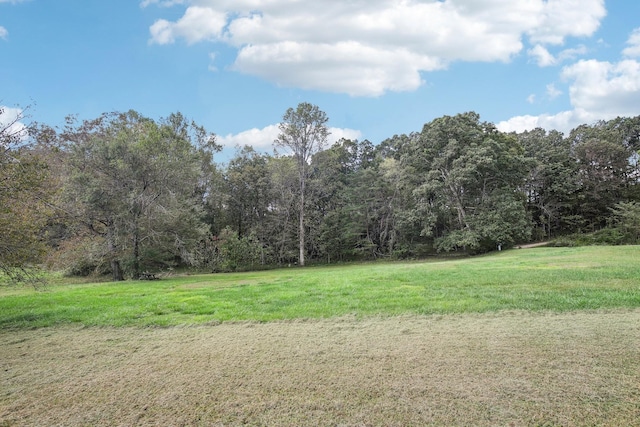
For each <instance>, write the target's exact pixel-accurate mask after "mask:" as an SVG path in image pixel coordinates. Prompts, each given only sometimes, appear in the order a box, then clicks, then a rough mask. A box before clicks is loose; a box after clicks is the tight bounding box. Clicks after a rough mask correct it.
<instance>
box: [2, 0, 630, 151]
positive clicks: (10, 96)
mask: <svg viewBox="0 0 640 427" xmlns="http://www.w3.org/2000/svg"><path fill="white" fill-rule="evenodd" d="M0 58H1V59H0V61H1V62H0V105H4V106H7V107H12V108H20V107H26V106H27V105H32V107H31V108H30V110H29V114H30V116H31V120H36V121H40V122H44V123H47V124H50V125H60V124H62V123H63V120H64V117H65V116H66V115H68V114H77V115H78V116H79V117H80V118H82V119H90V118H94V117H97V116H98V115H100V114H101V113H102V112H107V111H124V110H129V109H134V110H137V111H139V112H141V113H142V114H144V115H146V116H149V117H151V118H154V119H158V118H160V117H164V116H167V115H169V114H170V113H172V112H176V111H180V112H182V113H183V114H184V115H186V116H187V117H189V118H190V119H193V120H195V121H196V122H198V123H199V124H201V125H203V126H205V127H206V128H207V129H208V130H209V131H211V132H214V133H215V134H216V135H217V136H218V141H219V142H220V143H223V144H224V145H225V146H226V147H227V148H226V149H225V151H224V153H223V154H221V155H220V156H218V159H219V160H220V161H224V160H225V159H228V156H229V155H231V154H232V153H233V151H234V148H233V147H234V146H236V145H244V144H251V145H253V146H254V147H256V148H258V149H263V150H267V151H270V143H271V142H272V141H273V139H274V138H275V137H276V136H277V124H278V122H279V120H280V119H281V118H282V115H283V114H284V112H285V111H286V109H287V108H289V107H295V106H296V105H297V104H298V103H300V102H311V103H313V104H316V105H318V106H319V107H320V108H321V109H322V110H323V111H325V112H326V113H327V115H328V117H329V126H330V127H331V128H332V129H331V130H332V137H333V138H334V139H335V138H339V137H342V136H345V137H350V138H358V139H369V140H370V141H371V142H373V143H379V142H380V141H382V140H384V139H386V138H388V137H391V136H393V135H394V134H401V133H409V132H412V131H419V130H420V129H421V128H422V125H423V124H424V123H427V122H429V121H431V120H433V119H434V118H436V117H440V116H442V115H445V114H449V115H451V114H456V113H462V112H465V111H470V110H473V111H476V112H478V113H479V114H480V115H481V117H482V119H483V120H487V121H491V122H493V123H496V124H497V125H498V126H499V128H500V129H502V130H506V131H510V130H517V131H521V130H524V129H529V128H533V127H537V126H541V127H545V128H548V129H552V128H553V129H558V130H561V131H564V132H567V131H569V130H570V129H571V128H572V127H574V126H576V125H578V124H581V123H592V122H593V121H595V120H599V119H610V118H614V117H616V116H618V115H623V116H635V115H640V101H638V100H640V2H637V1H622V0H617V1H604V0H518V1H515V0H441V1H435V0H352V1H344V0H324V1H307V0H261V1H259V0H110V1H97V0H55V1H53V0H0ZM6 111H7V112H11V111H13V112H15V111H16V110H6ZM5 116H8V114H5ZM5 118H6V117H5Z"/></svg>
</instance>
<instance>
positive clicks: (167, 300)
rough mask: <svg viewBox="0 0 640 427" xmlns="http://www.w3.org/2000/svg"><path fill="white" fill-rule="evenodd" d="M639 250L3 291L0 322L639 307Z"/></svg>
mask: <svg viewBox="0 0 640 427" xmlns="http://www.w3.org/2000/svg"><path fill="white" fill-rule="evenodd" d="M639 259H640V247H638V246H624V247H584V248H536V249H523V250H512V251H505V252H502V253H499V254H493V255H489V256H483V257H476V258H465V259H455V260H435V261H427V262H406V263H401V262H399V263H368V264H358V265H348V266H337V267H314V268H304V269H298V268H287V269H280V270H272V271H263V272H251V273H238V274H213V275H193V276H180V277H174V278H165V279H163V280H160V281H153V282H148V281H128V282H120V283H94V284H82V283H68V284H54V285H51V286H49V287H48V288H47V289H46V290H45V291H35V290H33V289H28V288H22V289H21V288H3V289H1V290H0V327H4V328H8V327H9V328H16V327H17V328H23V327H46V326H53V325H60V324H80V325H86V326H150V325H157V326H171V325H182V324H204V323H219V322H228V321H258V322H268V321H274V320H287V319H308V318H329V317H336V316H345V315H355V316H393V315H400V314H434V313H442V314H446V313H467V312H488V311H499V310H530V311H541V310H551V311H571V310H584V309H607V308H618V307H640V269H639V268H638V265H637V262H638V260H639Z"/></svg>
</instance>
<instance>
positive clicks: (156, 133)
mask: <svg viewBox="0 0 640 427" xmlns="http://www.w3.org/2000/svg"><path fill="white" fill-rule="evenodd" d="M2 113H3V112H2V111H0V115H1V114H2ZM20 119H21V118H20V117H18V118H16V119H15V120H12V121H10V123H9V124H5V125H3V127H0V234H1V235H0V269H1V270H2V271H3V272H4V275H5V276H6V277H11V278H13V279H15V280H24V279H25V278H29V277H30V276H29V275H30V274H32V272H33V271H34V270H33V269H32V268H31V267H33V266H36V265H43V264H46V265H47V266H49V268H52V269H56V270H64V271H66V272H68V273H69V274H77V275H88V274H110V275H111V276H112V278H113V279H114V280H122V279H125V278H137V277H140V275H141V274H142V273H143V272H147V271H160V270H163V269H167V268H174V267H177V266H190V267H193V268H197V269H200V270H204V271H235V270H244V269H254V268H264V267H268V266H281V265H294V264H299V265H304V264H305V262H307V261H308V262H312V263H332V262H344V261H352V260H369V259H378V258H418V257H425V256H429V255H432V254H436V253H446V252H464V253H482V252H487V251H491V250H496V249H498V248H507V247H510V246H513V245H516V244H521V243H527V242H531V241H542V240H548V239H555V240H557V241H562V240H563V239H564V240H565V241H568V240H569V239H571V241H572V242H575V241H582V242H587V243H597V242H602V243H608V244H619V243H636V242H637V241H638V238H639V237H640V236H639V233H640V205H639V204H638V203H637V201H638V200H639V197H640V193H639V189H640V186H639V185H638V184H639V181H638V180H639V177H640V171H639V170H638V168H639V165H638V150H639V149H640V116H639V117H634V118H624V117H621V118H616V119H614V120H609V121H600V122H597V123H593V124H584V125H581V126H578V127H577V128H575V129H573V130H572V131H571V132H570V133H569V134H568V135H566V136H565V135H563V134H562V133H560V132H558V131H546V130H543V129H535V130H532V131H527V132H522V133H504V132H500V131H498V130H497V129H496V127H495V126H494V125H493V124H492V123H489V122H484V121H482V120H481V119H480V116H479V115H478V114H477V113H475V112H467V113H463V114H458V115H455V116H444V117H440V118H437V119H435V120H433V121H431V122H429V123H426V124H425V125H424V127H423V128H422V130H421V131H416V132H413V133H410V134H407V135H395V136H393V137H391V138H388V139H386V140H384V141H382V142H381V143H379V144H377V145H374V144H372V143H371V142H369V141H367V140H364V141H357V140H346V139H342V140H340V141H338V142H336V143H334V144H333V145H331V146H327V137H328V134H329V131H328V128H327V126H326V123H327V121H328V118H327V116H326V114H325V113H324V112H323V111H321V110H320V109H319V108H318V107H317V106H315V105H312V104H309V103H301V104H300V105H298V106H297V108H295V109H294V108H290V109H288V110H287V111H286V112H285V114H284V116H283V120H282V123H281V124H280V135H279V137H278V139H277V140H276V141H274V143H275V146H276V147H277V148H278V151H277V152H274V153H273V154H265V153H259V152H257V151H256V150H254V149H253V148H251V147H243V148H238V150H237V152H236V154H235V156H234V157H233V158H232V159H231V160H230V161H229V162H228V163H227V164H217V163H216V162H215V154H216V153H217V152H218V151H219V150H220V148H221V147H220V146H219V145H218V144H217V142H216V138H215V135H214V134H212V133H209V132H207V131H206V130H205V129H204V128H202V127H201V126H199V125H197V124H196V123H193V122H191V121H189V120H187V119H186V118H185V117H184V116H183V115H181V114H180V113H175V114H171V115H170V116H168V117H167V118H163V119H160V120H153V119H150V118H147V117H144V116H142V115H141V114H139V113H137V112H135V111H129V112H125V113H106V114H103V115H101V116H100V117H98V118H96V119H92V120H83V121H79V120H77V119H75V118H74V117H70V118H68V120H67V123H66V125H65V126H64V127H63V128H61V129H58V128H53V127H50V126H47V125H45V124H38V123H34V124H31V125H30V126H29V127H28V129H23V128H21V127H19V126H16V124H18V123H19V120H20ZM0 123H3V122H0Z"/></svg>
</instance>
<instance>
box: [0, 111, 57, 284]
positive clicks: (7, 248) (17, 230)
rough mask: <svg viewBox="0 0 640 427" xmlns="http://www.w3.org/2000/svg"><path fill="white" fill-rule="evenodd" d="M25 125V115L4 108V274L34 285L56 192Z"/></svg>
mask: <svg viewBox="0 0 640 427" xmlns="http://www.w3.org/2000/svg"><path fill="white" fill-rule="evenodd" d="M24 120H25V115H24V113H23V111H22V110H20V109H15V110H14V111H12V112H9V111H8V110H7V109H6V108H4V107H0V273H3V274H4V275H5V276H6V277H7V278H9V280H10V281H12V282H16V283H20V282H32V283H34V284H35V283H38V282H39V275H38V274H37V268H35V267H36V266H37V264H39V263H40V262H42V256H43V254H44V253H45V251H46V246H45V244H44V243H45V241H44V238H43V237H44V236H43V230H44V228H45V225H46V221H47V219H48V216H49V214H50V209H49V201H50V198H51V196H52V192H53V188H54V186H53V185H51V183H49V182H47V181H48V177H49V173H48V169H47V164H46V162H45V161H44V160H43V158H42V156H41V155H40V152H39V151H38V150H37V147H35V143H34V141H33V140H32V139H30V137H29V132H28V129H27V127H26V125H24V124H23V123H22V122H23V121H24Z"/></svg>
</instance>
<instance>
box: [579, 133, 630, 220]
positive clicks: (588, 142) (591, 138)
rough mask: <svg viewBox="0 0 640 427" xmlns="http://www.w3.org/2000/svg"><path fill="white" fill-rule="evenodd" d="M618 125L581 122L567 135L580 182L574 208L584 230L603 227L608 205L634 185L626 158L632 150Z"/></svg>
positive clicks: (623, 196) (608, 212) (628, 191)
mask: <svg viewBox="0 0 640 427" xmlns="http://www.w3.org/2000/svg"><path fill="white" fill-rule="evenodd" d="M618 124H619V123H618V122H617V121H613V122H598V123H596V124H595V125H593V126H588V125H582V126H579V127H577V128H576V129H574V130H573V131H571V135H570V136H569V140H570V142H571V144H572V149H573V153H574V157H575V160H576V161H577V164H578V182H579V184H580V193H579V200H578V201H577V203H576V207H577V210H578V213H579V214H580V215H581V217H582V218H583V220H584V222H585V227H586V229H585V231H595V230H599V229H601V228H604V227H606V226H607V222H608V218H609V217H610V208H611V207H613V206H614V205H615V204H616V203H618V202H620V201H624V200H626V199H627V197H628V195H629V194H630V188H631V187H632V186H633V185H635V179H636V178H635V176H634V174H633V173H632V172H633V169H634V168H633V165H632V164H631V163H630V159H633V157H634V154H635V153H636V152H635V151H634V149H633V146H632V145H631V144H629V143H627V141H626V139H627V136H626V135H625V133H626V132H621V131H620V127H619V126H618Z"/></svg>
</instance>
